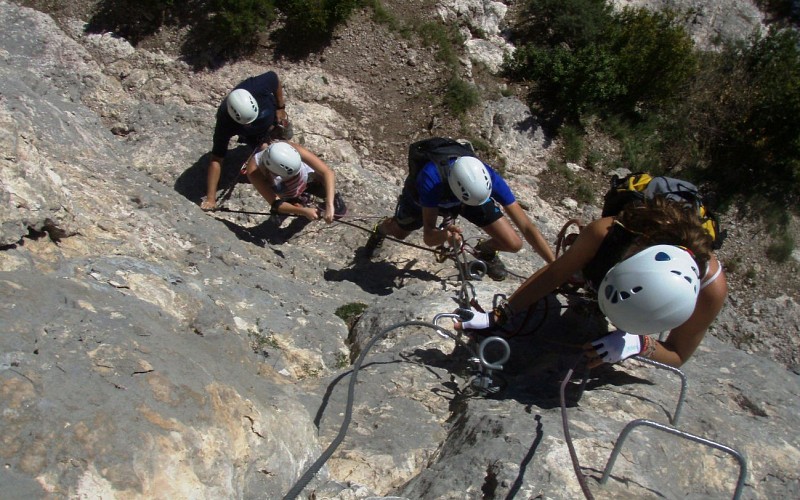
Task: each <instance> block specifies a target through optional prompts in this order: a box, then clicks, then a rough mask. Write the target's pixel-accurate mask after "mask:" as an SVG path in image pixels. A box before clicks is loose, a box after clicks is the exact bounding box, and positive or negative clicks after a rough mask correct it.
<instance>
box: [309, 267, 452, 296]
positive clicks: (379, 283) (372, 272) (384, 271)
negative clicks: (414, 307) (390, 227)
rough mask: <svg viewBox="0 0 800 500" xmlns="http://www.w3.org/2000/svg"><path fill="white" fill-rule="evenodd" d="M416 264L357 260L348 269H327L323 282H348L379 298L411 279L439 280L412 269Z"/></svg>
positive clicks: (436, 277) (431, 274)
mask: <svg viewBox="0 0 800 500" xmlns="http://www.w3.org/2000/svg"><path fill="white" fill-rule="evenodd" d="M417 262H418V261H417V259H409V260H408V261H406V263H405V265H399V263H392V262H372V261H369V260H365V259H358V260H357V261H355V262H351V264H350V266H349V267H345V268H342V269H327V270H326V271H325V273H324V275H323V276H324V278H325V281H350V282H351V283H355V284H356V285H358V286H359V287H361V289H362V290H364V291H365V292H368V293H370V294H373V295H381V296H384V295H389V294H391V293H392V292H393V291H394V290H398V289H400V288H403V286H404V285H405V283H406V281H408V280H411V279H416V280H422V281H438V280H440V279H441V278H440V277H439V276H436V275H435V274H433V273H431V272H428V271H423V270H421V269H414V266H415V265H416V264H417Z"/></svg>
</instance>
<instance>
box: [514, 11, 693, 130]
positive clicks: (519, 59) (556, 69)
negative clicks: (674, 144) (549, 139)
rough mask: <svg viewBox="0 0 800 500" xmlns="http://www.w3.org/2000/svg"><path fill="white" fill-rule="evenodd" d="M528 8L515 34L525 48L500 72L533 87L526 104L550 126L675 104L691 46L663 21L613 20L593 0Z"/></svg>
mask: <svg viewBox="0 0 800 500" xmlns="http://www.w3.org/2000/svg"><path fill="white" fill-rule="evenodd" d="M580 7H584V8H585V9H586V11H585V12H583V11H581V9H580ZM526 8H527V10H528V11H530V12H531V15H532V17H533V20H531V21H526V22H524V23H523V26H524V27H525V29H521V30H518V33H520V39H521V40H522V41H523V42H525V41H526V43H524V44H523V45H522V46H521V47H519V48H518V49H517V50H516V51H515V52H514V54H513V55H512V56H511V57H510V58H509V59H508V60H507V61H506V71H507V74H508V75H509V76H510V77H511V78H513V79H517V80H521V81H526V82H531V84H532V91H531V94H530V96H529V104H530V105H531V107H532V108H534V109H537V110H538V111H539V112H540V114H542V115H543V117H544V118H545V120H547V121H548V122H550V123H551V125H558V124H559V123H561V122H562V121H564V120H567V121H572V122H577V121H578V120H579V118H580V117H581V116H583V115H586V114H592V113H596V114H600V115H603V114H608V113H634V112H641V111H642V108H645V109H646V108H650V107H656V106H658V105H660V104H663V103H666V102H669V101H671V100H674V99H675V98H676V97H677V96H678V95H679V92H680V91H681V90H682V89H683V88H684V87H685V85H686V84H687V82H688V80H689V78H690V77H691V76H692V75H693V73H694V71H695V68H696V61H695V58H694V55H693V51H692V42H691V39H690V38H689V36H688V35H687V34H686V32H685V30H683V28H682V27H681V26H680V25H678V24H677V22H676V21H675V19H674V18H673V17H672V16H670V15H668V14H662V13H654V12H649V11H646V10H644V9H625V10H623V11H622V12H621V13H618V14H614V13H613V12H612V11H611V9H610V8H609V7H608V6H607V5H606V2H601V1H599V0H597V1H595V0H560V1H553V0H529V1H528V2H527V3H526ZM514 41H515V42H517V43H520V40H514Z"/></svg>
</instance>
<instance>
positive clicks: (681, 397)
mask: <svg viewBox="0 0 800 500" xmlns="http://www.w3.org/2000/svg"><path fill="white" fill-rule="evenodd" d="M633 359H635V360H637V361H641V362H642V363H647V364H648V365H653V366H655V367H656V368H661V369H662V370H667V371H671V372H672V373H675V374H677V375H678V376H679V377H680V378H681V392H680V394H679V395H678V404H677V405H675V412H674V413H673V415H672V417H671V418H670V419H669V423H671V424H672V425H675V426H677V425H678V419H679V418H680V416H681V409H683V400H684V399H685V398H686V388H687V386H688V382H687V378H686V374H685V373H683V372H682V371H681V370H680V369H679V368H675V367H674V366H670V365H665V364H664V363H659V362H658V361H653V360H652V359H649V358H643V357H641V356H634V357H633Z"/></svg>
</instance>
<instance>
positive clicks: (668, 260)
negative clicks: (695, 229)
mask: <svg viewBox="0 0 800 500" xmlns="http://www.w3.org/2000/svg"><path fill="white" fill-rule="evenodd" d="M699 292H700V272H699V270H698V267H697V263H696V262H695V261H694V258H692V256H691V254H690V253H689V252H688V251H687V250H686V249H684V248H681V247H677V246H672V245H655V246H651V247H648V248H646V249H644V250H642V251H641V252H638V253H636V254H634V255H633V256H631V257H629V258H627V259H625V260H623V261H622V262H620V263H618V264H617V265H615V266H614V267H612V268H611V269H609V271H608V272H607V273H606V276H605V277H604V278H603V281H602V282H601V283H600V289H599V290H598V295H599V297H598V301H599V303H600V310H602V311H603V314H605V315H606V317H607V318H608V319H609V321H611V323H613V324H614V326H616V327H617V328H619V329H620V330H625V331H626V332H629V333H635V334H637V335H648V334H651V333H658V332H664V331H667V330H671V329H673V328H675V327H677V326H679V325H681V324H683V323H684V322H685V321H686V320H687V319H689V316H691V315H692V313H693V312H694V306H695V303H696V302H697V294H698V293H699Z"/></svg>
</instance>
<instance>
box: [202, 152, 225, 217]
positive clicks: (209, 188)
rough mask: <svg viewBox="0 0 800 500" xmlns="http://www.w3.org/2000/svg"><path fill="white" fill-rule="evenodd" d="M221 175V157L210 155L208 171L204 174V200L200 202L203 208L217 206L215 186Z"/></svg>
mask: <svg viewBox="0 0 800 500" xmlns="http://www.w3.org/2000/svg"><path fill="white" fill-rule="evenodd" d="M221 175H222V158H221V157H219V156H216V155H213V154H212V155H211V159H210V160H209V161H208V173H207V175H206V200H205V201H204V202H203V203H201V204H200V208H202V209H203V210H213V209H215V208H217V186H219V178H220V177H221Z"/></svg>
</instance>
